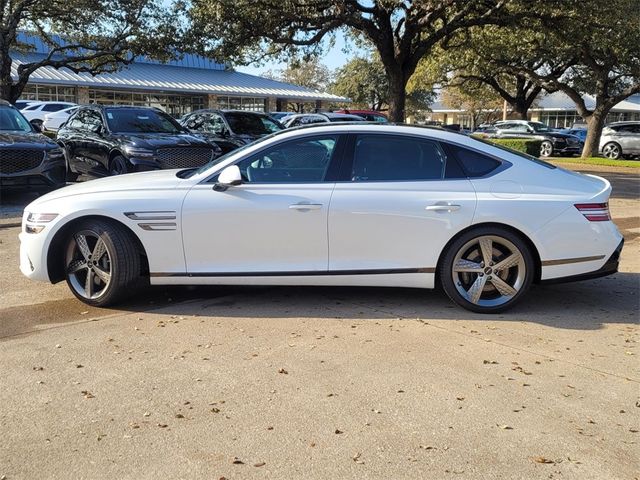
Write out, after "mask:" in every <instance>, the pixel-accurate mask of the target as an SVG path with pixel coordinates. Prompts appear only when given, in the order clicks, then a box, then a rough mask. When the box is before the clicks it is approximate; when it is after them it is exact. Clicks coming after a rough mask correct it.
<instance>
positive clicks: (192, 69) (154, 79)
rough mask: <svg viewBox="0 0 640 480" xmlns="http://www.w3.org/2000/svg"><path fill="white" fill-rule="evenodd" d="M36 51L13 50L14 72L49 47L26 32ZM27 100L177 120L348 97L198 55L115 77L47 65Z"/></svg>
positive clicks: (23, 37)
mask: <svg viewBox="0 0 640 480" xmlns="http://www.w3.org/2000/svg"><path fill="white" fill-rule="evenodd" d="M19 40H20V41H21V42H22V43H29V44H31V45H32V47H33V48H32V50H31V51H29V52H27V53H23V52H12V54H11V57H12V60H13V64H12V73H13V75H14V78H17V68H18V66H19V65H20V64H21V63H31V62H34V61H38V60H41V59H43V58H44V57H45V56H46V55H47V54H48V53H49V48H48V46H47V45H46V44H44V43H43V42H42V41H41V40H40V39H39V38H38V37H35V36H32V35H27V34H25V33H22V34H20V38H19ZM21 98H22V99H24V100H40V101H65V102H74V103H80V104H87V103H99V104H103V105H140V106H149V107H158V108H161V109H162V110H164V111H166V112H167V113H169V114H170V115H172V116H174V117H179V116H181V115H183V114H185V113H188V112H191V111H193V110H198V109H201V108H229V109H238V110H252V111H261V112H262V111H267V112H268V111H283V110H287V104H288V103H291V102H292V103H301V104H303V105H305V107H306V109H307V110H313V109H323V108H327V107H328V105H329V103H332V102H344V101H346V100H347V99H345V98H343V97H339V96H337V95H332V94H329V93H325V92H318V91H314V90H310V89H308V88H304V87H300V86H298V85H292V84H289V83H284V82H279V81H276V80H270V79H267V78H263V77H258V76H255V75H248V74H246V73H240V72H237V71H235V70H233V69H231V68H229V66H228V65H225V64H222V63H217V62H215V61H212V60H210V59H208V58H205V57H201V56H197V55H184V56H182V57H181V58H180V59H176V60H173V61H169V62H164V63H163V62H158V61H155V60H151V59H136V61H135V62H134V63H132V64H130V65H127V66H125V67H123V68H122V69H121V70H119V71H117V72H114V73H103V74H99V75H95V76H93V75H91V74H89V73H74V72H72V71H71V70H69V69H67V68H60V69H55V68H53V67H42V68H39V69H38V70H36V72H35V73H34V74H32V75H31V77H30V80H29V84H28V85H27V87H26V88H25V90H24V92H23V94H22V97H21Z"/></svg>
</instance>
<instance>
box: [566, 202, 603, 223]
mask: <svg viewBox="0 0 640 480" xmlns="http://www.w3.org/2000/svg"><path fill="white" fill-rule="evenodd" d="M575 206H576V208H577V209H578V210H580V213H582V215H584V217H585V218H586V219H587V220H589V221H590V222H608V221H609V220H611V215H610V214H609V204H608V203H576V205H575Z"/></svg>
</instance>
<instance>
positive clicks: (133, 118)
mask: <svg viewBox="0 0 640 480" xmlns="http://www.w3.org/2000/svg"><path fill="white" fill-rule="evenodd" d="M105 113H106V116H107V123H108V125H109V129H110V130H111V131H112V132H120V133H179V132H181V131H182V129H181V127H180V125H179V124H178V123H177V122H176V121H175V120H174V119H173V118H171V117H170V116H169V115H167V114H166V113H164V112H159V111H157V110H153V109H150V108H107V109H105Z"/></svg>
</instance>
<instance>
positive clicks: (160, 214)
mask: <svg viewBox="0 0 640 480" xmlns="http://www.w3.org/2000/svg"><path fill="white" fill-rule="evenodd" d="M123 213H124V215H125V216H126V217H128V218H129V219H131V220H175V219H176V212H175V211H151V212H123Z"/></svg>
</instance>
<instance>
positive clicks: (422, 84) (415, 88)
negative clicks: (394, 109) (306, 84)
mask: <svg viewBox="0 0 640 480" xmlns="http://www.w3.org/2000/svg"><path fill="white" fill-rule="evenodd" d="M436 82H437V80H436V77H435V73H434V71H433V69H432V66H431V65H430V64H428V62H427V61H426V60H424V61H423V62H422V63H421V65H420V66H419V67H418V68H417V69H416V72H415V74H414V75H413V76H412V78H411V80H410V81H409V82H408V83H407V86H406V89H405V91H406V106H407V112H408V113H410V114H415V113H416V112H418V111H420V110H426V109H427V108H428V107H429V104H430V103H431V102H433V100H434V99H435V93H434V91H433V86H434V84H435V83H436ZM330 90H331V91H332V93H335V94H336V95H341V96H343V97H348V98H350V99H351V100H352V101H353V104H352V105H351V108H354V107H356V108H358V107H360V108H370V109H372V110H387V109H388V108H389V104H390V89H389V79H388V77H387V75H386V73H385V71H384V66H383V65H382V62H381V60H380V56H379V55H378V54H377V53H375V52H371V53H370V54H369V55H367V56H360V57H355V58H353V59H352V60H350V61H349V62H347V63H346V64H345V65H344V66H343V67H341V68H339V69H338V70H337V71H336V75H335V81H334V82H333V84H332V85H331V88H330Z"/></svg>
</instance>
